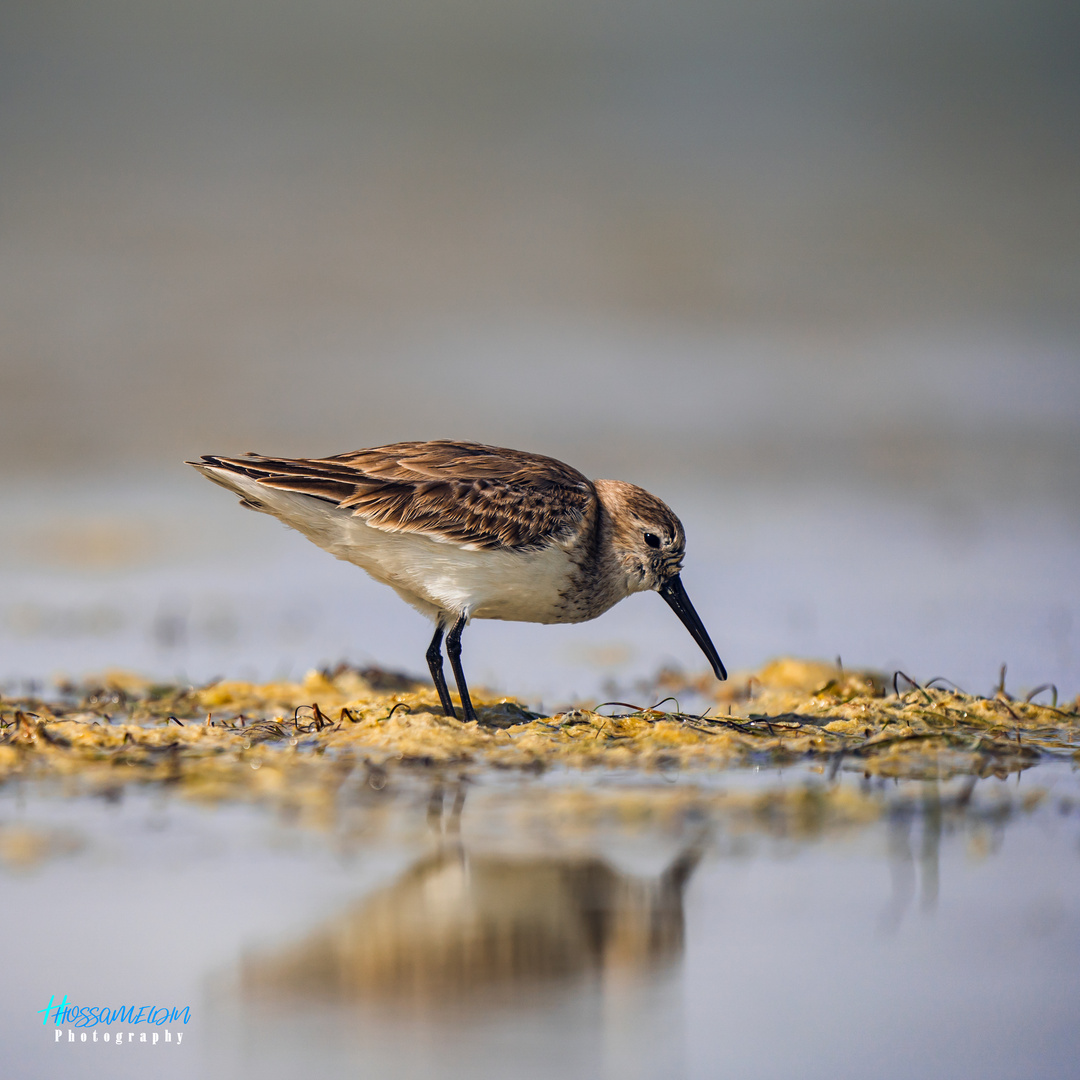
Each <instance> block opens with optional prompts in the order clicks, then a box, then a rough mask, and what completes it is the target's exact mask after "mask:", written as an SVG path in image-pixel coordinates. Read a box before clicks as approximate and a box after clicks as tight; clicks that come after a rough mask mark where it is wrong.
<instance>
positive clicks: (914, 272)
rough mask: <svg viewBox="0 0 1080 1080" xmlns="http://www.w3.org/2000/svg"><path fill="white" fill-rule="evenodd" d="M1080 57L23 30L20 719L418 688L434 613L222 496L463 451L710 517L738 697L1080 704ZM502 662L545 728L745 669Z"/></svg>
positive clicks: (13, 501)
mask: <svg viewBox="0 0 1080 1080" xmlns="http://www.w3.org/2000/svg"><path fill="white" fill-rule="evenodd" d="M1078 32H1080V15H1078V13H1077V11H1076V10H1075V9H1070V8H1069V7H1068V5H1064V4H1060V3H1055V2H1050V0H1026V2H1024V3H1020V2H1018V0H1017V2H1007V0H1003V2H996V0H995V2H986V0H984V2H981V3H975V2H973V0H972V2H967V0H945V2H941V0H937V2H934V3H929V2H926V0H908V2H905V3H902V4H901V3H896V2H892V0H863V2H861V3H856V2H853V0H754V2H753V3H751V2H749V0H746V2H741V0H740V2H730V3H719V2H713V3H703V2H699V0H670V2H669V3H666V4H663V5H658V4H644V3H640V2H637V0H574V2H573V3H569V2H563V0H547V2H545V3H540V2H536V0H441V2H436V0H394V2H393V3H391V2H389V0H369V2H366V3H346V2H344V0H306V2H305V3H303V4H300V3H297V2H290V0H278V2H267V0H262V2H260V3H255V2H253V0H230V2H228V3H222V2H220V0H215V2H214V3H210V2H205V0H191V2H186V3H182V4H177V3H168V4H167V3H164V2H163V0H139V2H138V3H135V2H133V0H99V2H97V3H95V4H93V5H86V4H78V3H74V2H71V0H47V2H44V3H34V4H31V3H22V2H11V3H8V4H6V5H5V14H4V18H3V20H2V22H0V147H2V148H3V149H2V153H0V239H2V242H0V517H2V528H0V680H5V679H6V680H8V682H9V683H10V682H12V681H16V680H27V679H44V678H47V677H51V676H53V675H55V674H57V673H61V672H63V673H66V674H68V675H81V674H85V673H87V672H91V671H100V670H101V669H103V668H105V667H115V666H125V667H134V668H137V669H139V670H142V671H144V672H148V673H150V674H155V675H158V676H160V677H170V678H171V677H179V678H190V679H204V678H209V677H212V676H215V675H220V676H229V677H238V676H259V677H269V676H273V675H288V674H291V675H296V674H299V673H301V672H303V671H304V670H305V669H306V668H309V667H311V666H314V665H318V664H323V663H334V662H336V661H339V660H343V659H347V660H350V661H353V662H357V663H361V664H363V663H380V664H383V665H386V666H389V667H398V668H404V669H406V670H409V671H414V672H421V671H423V670H424V663H423V650H424V648H425V647H426V644H427V638H428V628H427V626H426V625H425V624H424V623H423V621H422V620H421V619H420V617H419V616H417V615H416V614H415V613H413V612H412V611H411V610H410V609H407V608H406V607H405V606H404V605H402V604H401V602H400V601H399V600H398V599H397V597H396V596H394V595H393V594H392V593H391V592H390V591H389V590H387V589H385V588H382V587H380V586H377V585H375V584H374V583H372V582H370V581H368V580H367V579H366V577H365V576H364V575H363V574H362V573H361V572H360V571H358V570H356V569H355V568H353V567H349V566H346V565H344V564H338V563H335V562H334V561H333V560H332V559H330V558H329V557H328V556H326V555H325V554H324V553H322V552H320V551H318V550H317V549H316V548H314V547H313V546H312V545H310V544H309V543H308V542H307V541H306V540H304V539H303V538H301V537H300V536H298V535H294V534H289V533H287V532H286V531H285V530H284V528H283V527H282V526H280V525H278V524H277V523H276V522H274V521H272V520H271V519H268V518H265V517H262V516H259V515H253V514H244V513H240V512H239V511H238V510H237V508H236V505H235V502H234V501H233V500H231V499H230V498H229V497H228V496H227V495H226V494H225V493H224V492H222V491H220V490H219V489H216V488H213V487H211V486H210V485H209V484H207V483H206V482H205V481H203V480H202V479H201V478H200V477H198V476H197V475H196V474H195V473H194V471H193V470H191V469H189V468H187V467H186V466H184V465H183V464H182V463H181V462H182V460H183V459H184V458H186V457H193V456H197V455H198V454H201V453H207V452H215V453H237V452H242V451H246V450H256V451H260V452H265V453H275V454H296V455H310V456H314V455H321V454H329V453H336V452H340V451H344V450H350V449H356V448H359V447H363V446H370V445H375V444H378V443H382V442H390V441H397V440H402V439H413V438H436V437H455V438H469V439H475V440H480V441H485V442H492V443H497V444H508V445H512V446H516V447H520V448H523V449H530V450H535V451H540V452H543V453H547V454H551V455H553V456H556V457H559V458H562V459H564V460H567V461H569V462H570V463H572V464H574V465H575V466H577V467H578V468H580V469H582V470H583V471H584V472H586V473H587V474H589V475H590V476H594V477H596V476H609V477H616V478H620V479H626V480H631V481H634V482H637V483H640V484H642V485H644V486H646V487H649V488H650V489H651V490H653V491H655V493H656V494H658V495H660V496H661V497H663V498H665V499H666V500H667V501H669V502H670V503H671V504H672V505H673V507H674V508H675V510H676V512H678V513H679V514H680V516H682V518H683V520H684V522H685V524H686V526H687V531H688V535H689V555H688V560H687V567H686V572H685V575H684V579H685V581H686V583H687V587H688V589H689V591H690V594H691V596H692V597H693V598H694V600H695V603H696V604H697V606H698V609H699V611H700V612H701V614H702V617H703V618H704V620H705V622H706V624H707V625H708V626H709V628H710V630H711V632H712V635H713V637H714V639H715V640H716V643H717V645H718V647H719V650H720V653H721V655H722V656H723V657H724V659H725V661H726V662H727V663H728V666H729V667H731V668H735V669H739V668H747V667H753V666H756V665H758V664H760V663H761V662H762V661H764V660H765V659H767V658H769V657H770V656H773V655H777V654H780V653H787V652H794V653H798V654H802V655H817V656H824V657H826V658H829V659H832V658H833V657H835V656H836V655H840V656H842V658H843V661H844V663H845V664H847V665H850V666H854V665H872V666H877V667H883V668H889V667H902V668H903V669H904V670H905V671H907V672H908V673H909V674H910V675H912V676H913V677H915V678H923V679H925V678H930V677H932V676H935V675H945V676H948V677H950V678H952V679H954V680H956V681H957V682H959V683H961V685H964V686H965V688H966V689H969V690H973V691H976V690H977V691H985V690H986V689H988V688H990V687H991V686H992V685H994V684H995V683H996V681H997V677H998V669H999V666H1000V665H1001V664H1002V663H1005V662H1007V663H1008V665H1009V676H1008V679H1009V686H1010V689H1019V688H1022V687H1027V688H1033V687H1034V686H1036V685H1037V684H1039V683H1042V682H1047V681H1053V682H1055V683H1056V684H1058V686H1059V688H1060V689H1061V691H1062V693H1063V694H1065V693H1075V692H1076V691H1077V690H1078V689H1080V528H1078V526H1080V338H1078V333H1077V331H1078V329H1080V304H1078V302H1077V300H1078V291H1080V258H1078V256H1080V199H1078V198H1077V192H1078V191H1080V137H1078V136H1080V131H1078V127H1080V69H1078V68H1077V65H1076V64H1075V62H1074V61H1075V56H1074V50H1075V45H1074V43H1075V41H1076V40H1077V34H1078ZM466 659H467V668H468V670H469V671H470V672H471V673H472V678H473V679H474V680H475V681H477V682H487V684H488V685H489V686H490V687H492V688H494V689H497V690H504V691H506V692H510V693H516V694H520V695H522V696H523V697H530V696H531V697H532V698H533V699H535V700H540V699H543V700H544V701H545V702H547V703H548V704H549V705H554V704H556V703H558V702H562V701H566V700H571V699H574V698H580V697H588V696H596V695H600V694H604V693H609V692H613V691H614V690H615V689H622V690H625V692H631V691H632V690H633V686H634V683H635V682H636V681H638V680H640V679H642V678H644V677H646V676H648V675H650V674H652V673H654V672H655V671H656V670H657V669H658V668H660V667H661V666H663V665H676V666H681V667H684V668H686V669H688V670H697V669H699V668H701V667H702V666H703V664H702V659H701V657H700V655H699V654H698V653H697V651H696V647H695V646H694V644H693V642H692V641H691V640H690V639H689V637H688V635H686V633H685V631H684V630H683V629H682V627H681V626H680V625H679V624H678V623H677V621H676V620H675V619H674V618H673V616H672V615H671V613H670V612H669V611H668V610H667V609H666V607H665V606H664V605H663V604H662V603H661V602H660V601H659V600H658V599H657V598H656V597H653V596H639V597H634V598H632V599H631V600H629V601H627V602H626V603H625V604H622V605H620V606H619V607H618V608H616V609H615V610H613V611H612V612H610V613H608V614H607V615H606V616H604V617H603V618H602V619H600V620H598V621H596V622H594V623H589V624H586V625H584V626H581V627H535V626H526V625H520V626H513V627H510V626H505V625H502V624H492V623H487V624H474V627H473V628H472V629H471V630H470V632H469V634H468V635H467V637H466ZM627 688H628V689H627ZM631 700H633V699H631Z"/></svg>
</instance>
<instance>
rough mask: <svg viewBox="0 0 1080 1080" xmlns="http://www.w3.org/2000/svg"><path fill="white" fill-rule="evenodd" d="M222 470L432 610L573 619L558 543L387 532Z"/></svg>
mask: <svg viewBox="0 0 1080 1080" xmlns="http://www.w3.org/2000/svg"><path fill="white" fill-rule="evenodd" d="M207 471H209V470H207ZM214 472H215V473H216V474H217V475H215V476H214V477H213V479H215V480H217V481H218V482H219V483H223V484H225V485H226V486H228V487H230V488H232V489H233V490H234V491H236V492H237V493H238V494H241V495H243V496H244V497H245V498H247V499H250V500H251V501H253V502H255V501H257V502H258V503H260V504H261V505H262V506H264V507H265V508H266V510H267V512H268V513H272V514H273V515H274V516H275V517H278V518H280V519H281V520H282V521H284V522H285V523H286V524H287V525H291V526H292V527H293V528H294V529H297V530H299V531H300V532H302V533H303V534H304V535H305V536H306V537H308V539H309V540H312V541H314V542H315V543H316V544H318V545H319V547H321V548H324V549H325V550H326V551H329V552H330V553H331V554H332V555H335V556H337V558H339V559H344V560H345V561H346V562H351V563H355V564H356V565H357V566H359V567H361V568H363V569H364V570H366V571H367V572H368V573H369V574H370V575H371V576H372V577H373V578H375V580H376V581H381V582H383V583H384V584H386V585H390V586H391V587H392V588H393V589H395V590H396V591H397V593H398V594H399V595H400V596H401V597H402V598H403V599H404V600H406V601H408V603H410V604H412V605H413V606H414V607H415V608H417V609H418V610H419V611H421V612H422V613H423V614H425V615H427V616H428V617H429V618H433V619H434V618H438V616H439V614H440V613H441V612H448V613H450V614H451V615H453V616H460V615H462V614H468V615H469V616H470V617H471V618H477V619H508V620H513V621H518V622H540V623H550V622H563V621H566V620H567V616H568V614H569V613H568V612H567V610H566V606H565V605H564V604H562V603H561V601H560V595H559V594H560V592H561V591H562V590H563V589H565V588H566V587H567V586H568V584H569V582H570V575H571V570H572V567H573V564H572V562H571V559H570V557H569V555H568V554H567V552H566V551H565V550H564V549H563V548H561V547H558V546H557V545H556V546H553V547H549V548H544V549H543V550H542V551H534V552H516V551H511V550H506V549H496V550H490V549H479V550H471V549H469V548H463V547H459V546H458V545H456V544H447V543H441V542H439V541H437V540H432V539H429V538H428V537H426V536H421V535H420V534H418V533H408V532H385V531H384V530H382V529H376V528H373V527H372V526H370V525H367V524H365V522H364V521H363V520H361V519H360V518H357V517H353V516H352V515H351V514H350V513H349V512H348V511H345V510H339V509H338V508H337V507H336V506H334V505H333V504H331V503H328V502H325V501H324V500H322V499H314V498H311V497H309V496H307V495H298V494H295V493H293V492H288V491H276V490H275V489H274V488H267V487H264V486H263V485H261V484H258V483H256V482H255V481H254V480H251V479H249V478H248V477H245V476H240V475H237V474H235V473H224V472H218V471H217V470H214ZM570 617H571V618H572V616H570Z"/></svg>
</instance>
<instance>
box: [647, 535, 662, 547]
mask: <svg viewBox="0 0 1080 1080" xmlns="http://www.w3.org/2000/svg"><path fill="white" fill-rule="evenodd" d="M645 543H646V544H648V545H649V547H651V548H658V547H659V546H660V537H659V536H655V535H654V534H653V533H646V534H645Z"/></svg>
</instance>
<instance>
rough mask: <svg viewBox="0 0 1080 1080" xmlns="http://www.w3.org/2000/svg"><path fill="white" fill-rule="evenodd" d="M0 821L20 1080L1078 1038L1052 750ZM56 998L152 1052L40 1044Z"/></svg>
mask: <svg viewBox="0 0 1080 1080" xmlns="http://www.w3.org/2000/svg"><path fill="white" fill-rule="evenodd" d="M0 841H2V842H0V851H2V853H3V861H2V862H0V903H2V904H3V909H4V910H5V911H7V912H9V913H10V912H19V913H21V914H20V916H19V918H18V920H17V923H18V925H15V923H10V922H9V924H8V932H7V933H6V934H4V935H3V936H2V938H0V970H3V972H4V983H5V985H6V986H7V987H8V989H9V991H12V990H15V991H17V992H14V993H9V1000H8V1004H7V1007H6V1008H5V1010H4V1013H3V1019H2V1021H0V1039H2V1042H3V1046H4V1056H5V1059H6V1062H7V1065H6V1069H5V1071H6V1072H7V1074H8V1075H12V1076H19V1077H23V1078H28V1080H29V1078H36V1077H43V1078H44V1077H49V1078H52V1077H57V1076H65V1077H69V1076H70V1077H83V1076H86V1077H110V1078H112V1077H124V1076H133V1077H134V1076H145V1075H147V1074H148V1070H150V1069H152V1071H153V1073H154V1074H155V1075H159V1076H165V1077H169V1076H176V1077H189V1076H205V1077H215V1078H216V1077H292V1076H297V1075H304V1074H306V1075H318V1076H322V1077H339V1076H340V1077H345V1076H363V1077H371V1078H383V1077H386V1078H390V1077H394V1078H398V1077H401V1078H404V1077H417V1078H422V1077H435V1078H443V1077H447V1078H449V1077H506V1076H514V1077H534V1076H535V1077H547V1076H555V1075H559V1076H567V1077H583V1078H584V1077H605V1076H610V1077H643V1078H644V1077H648V1078H653V1077H715V1076H724V1075H730V1076H738V1077H759V1076H760V1077H783V1076H794V1075H798V1076H808V1077H815V1076H821V1077H866V1076H877V1077H909V1076H920V1077H956V1076H974V1075H977V1076H980V1077H1017V1076H1025V1077H1036V1076H1038V1077H1066V1076H1073V1075H1075V1062H1076V1060H1077V1054H1078V1052H1080V1034H1078V1031H1080V1028H1078V1025H1077V1019H1078V1016H1077V1007H1076V1001H1077V996H1078V992H1080V964H1078V963H1077V960H1078V958H1080V783H1078V780H1077V774H1076V772H1075V769H1074V768H1073V767H1071V766H1069V765H1060V764H1058V765H1042V766H1039V767H1037V768H1035V769H1033V770H1030V771H1028V772H1026V773H1024V774H1023V775H1022V776H1021V777H1017V776H1015V775H1013V776H1011V777H1009V778H1008V779H1007V780H1000V779H995V778H987V779H982V780H974V779H973V778H965V777H955V778H953V779H950V780H943V781H940V782H938V781H934V782H930V781H901V782H899V783H897V782H894V781H891V780H889V781H882V780H877V779H875V780H868V779H866V778H864V777H863V776H862V775H861V774H859V773H845V772H841V773H839V774H838V775H837V776H836V777H835V778H834V779H833V780H832V781H830V780H829V779H828V778H827V776H825V775H823V774H821V773H820V772H816V771H810V770H807V769H802V768H797V769H792V770H785V771H784V772H783V773H782V774H781V773H778V772H776V771H772V770H770V771H765V770H762V771H753V770H745V771H736V772H729V773H722V774H713V775H683V776H675V777H667V778H664V779H660V778H657V777H645V776H640V775H627V776H613V775H611V774H608V775H607V776H606V777H604V778H600V779H598V778H597V777H596V776H593V777H590V778H583V777H582V776H581V775H577V774H566V773H553V774H549V775H547V776H544V777H539V778H531V779H521V778H516V777H515V778H513V779H508V778H507V777H505V776H499V775H489V774H481V775H479V776H477V777H474V778H473V780H471V781H469V782H466V783H464V784H462V783H460V782H459V781H458V779H457V778H456V777H454V776H448V777H444V778H443V779H441V780H434V779H432V778H431V777H429V776H426V775H425V776H422V777H418V776H409V775H405V774H403V773H401V772H398V773H395V774H391V777H390V781H389V782H388V783H387V784H386V786H385V787H383V788H381V789H380V790H375V789H374V788H372V787H371V785H370V783H369V782H368V781H367V780H366V778H364V777H361V776H357V777H356V778H354V779H352V780H349V781H347V782H346V783H345V784H343V786H342V794H341V797H340V799H339V802H338V806H337V809H336V811H335V815H334V818H333V820H331V821H324V822H322V823H321V824H320V825H318V826H313V825H312V824H311V823H302V822H301V821H300V820H299V819H295V818H294V819H289V818H287V817H283V816H281V815H280V814H279V813H277V812H271V811H269V810H266V809H264V808H260V807H258V806H254V807H253V806H230V805H219V806H217V807H204V806H200V805H197V804H192V803H190V802H187V801H185V800H183V799H181V798H179V797H177V796H175V795H171V794H169V793H168V792H166V791H163V790H160V789H152V788H151V789H145V790H140V791H137V790H134V789H129V790H125V791H124V792H123V794H119V793H114V794H113V795H111V796H108V795H107V796H105V797H91V796H88V795H78V794H72V793H68V794H64V793H63V792H61V791H60V790H58V789H49V788H45V787H40V786H20V785H19V784H11V785H8V786H7V787H6V788H4V789H3V790H0ZM54 994H55V995H56V997H57V1000H59V999H60V997H61V995H63V994H67V997H68V1000H69V1002H71V1003H78V1004H80V1005H84V1004H93V1005H101V1004H107V1005H109V1006H110V1007H113V1008H115V1007H117V1006H118V1005H121V1004H125V1005H126V1004H135V1005H141V1004H145V1003H155V1004H158V1005H170V1006H180V1007H183V1006H185V1005H189V1006H190V1007H191V1021H190V1023H189V1024H188V1025H186V1037H185V1041H184V1043H183V1044H182V1045H181V1046H180V1047H177V1046H176V1045H175V1044H169V1045H166V1044H165V1043H163V1042H162V1043H161V1044H159V1045H157V1046H154V1045H152V1044H149V1045H146V1046H144V1045H141V1044H139V1043H138V1042H136V1043H135V1044H133V1045H130V1046H128V1045H122V1046H119V1047H117V1046H116V1045H115V1044H110V1045H106V1044H104V1043H103V1042H98V1043H97V1044H94V1043H93V1042H88V1043H87V1044H82V1043H81V1042H78V1041H76V1042H75V1043H74V1044H69V1043H67V1042H66V1041H65V1042H62V1043H60V1044H56V1043H54V1036H53V1034H52V1031H51V1029H50V1028H49V1027H43V1026H42V1024H41V1019H40V1014H37V1010H40V1009H42V1008H43V1007H44V1006H45V1005H46V1003H47V1002H48V1000H49V997H50V995H54ZM120 1026H122V1025H120ZM99 1030H104V1029H99Z"/></svg>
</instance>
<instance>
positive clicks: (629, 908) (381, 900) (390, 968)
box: [242, 786, 701, 1004]
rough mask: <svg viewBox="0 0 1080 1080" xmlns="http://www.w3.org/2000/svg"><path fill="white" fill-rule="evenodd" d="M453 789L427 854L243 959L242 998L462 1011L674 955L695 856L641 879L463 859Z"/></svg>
mask: <svg viewBox="0 0 1080 1080" xmlns="http://www.w3.org/2000/svg"><path fill="white" fill-rule="evenodd" d="M463 802H464V788H463V787H460V786H459V787H458V788H457V790H456V791H455V793H454V799H453V805H452V807H451V809H450V811H449V815H448V817H447V820H446V823H445V831H443V829H442V828H440V825H441V824H442V820H441V819H442V818H443V812H442V809H443V806H442V804H443V792H442V789H441V787H438V788H436V789H435V792H434V794H433V796H432V801H431V804H430V806H429V813H428V817H429V822H430V823H431V824H432V825H433V826H435V827H436V829H438V830H439V844H438V847H437V850H435V851H434V852H433V853H432V854H429V855H428V856H426V857H425V858H423V859H421V860H420V861H419V862H417V863H416V864H415V865H413V866H412V867H411V868H410V869H409V870H408V871H406V873H405V874H404V875H402V877H400V878H399V879H398V880H397V881H395V882H394V883H393V884H391V885H388V886H386V887H384V888H382V889H380V890H378V891H377V892H374V893H372V894H370V895H369V896H367V897H365V898H364V899H363V900H361V901H359V902H357V903H356V904H354V905H353V906H351V907H349V908H347V909H346V910H345V911H343V912H341V913H340V914H338V915H336V916H335V917H333V918H331V919H330V920H329V921H328V922H326V923H325V924H323V925H322V926H320V927H319V928H317V929H316V930H314V931H313V932H311V933H310V934H308V935H307V936H306V937H305V938H303V939H301V940H300V941H297V942H295V943H292V944H289V945H286V946H284V947H281V948H277V949H274V950H269V951H265V952H262V953H260V954H256V955H251V956H249V957H248V958H247V959H246V961H245V962H244V964H243V968H242V992H243V995H244V996H245V997H247V998H249V999H250V998H264V999H265V998H276V999H286V998H287V999H302V1000H305V1001H307V1002H313V1001H314V1000H322V1001H324V1002H327V1003H330V1002H334V1003H338V1004H346V1003H348V1002H350V1001H357V1002H363V1001H379V1002H383V1003H388V1002H393V1001H397V1002H399V1003H400V1002H404V1001H408V1002H421V1001H425V1000H430V1001H431V1002H432V1003H444V1004H445V1003H448V1002H456V1003H461V1002H463V1001H467V1000H468V999H470V998H471V999H476V998H482V997H484V996H486V995H488V994H491V993H492V992H494V993H496V994H499V995H500V996H501V995H503V994H505V992H506V991H508V990H527V989H530V988H538V987H539V988H542V987H543V986H544V985H552V984H558V983H561V982H564V981H565V980H581V979H583V978H584V979H587V978H588V977H589V976H600V977H602V978H603V979H604V981H605V982H607V981H608V980H609V978H615V980H616V981H619V978H620V976H623V977H628V978H630V979H631V980H632V979H633V978H634V976H635V975H648V974H649V973H651V972H658V971H659V970H661V969H663V968H666V967H668V966H670V965H671V963H672V961H674V960H677V959H678V957H679V956H680V955H681V953H682V946H683V892H684V889H685V887H686V884H687V881H688V880H689V878H690V876H691V874H692V873H693V871H694V868H695V866H696V865H697V863H698V861H699V859H700V857H701V843H700V841H697V842H694V843H691V844H689V845H687V846H686V847H685V848H684V849H683V850H681V851H680V852H679V853H678V854H677V855H676V856H675V857H674V858H673V860H672V861H671V862H670V863H669V865H668V866H667V867H666V868H665V869H664V870H663V871H662V872H661V873H660V874H659V875H658V876H654V877H652V878H641V877H637V876H634V875H630V874H626V873H623V872H621V871H620V870H617V869H615V868H614V867H612V866H611V865H610V863H609V862H607V861H606V860H604V859H603V858H600V857H597V856H595V855H564V856H557V855H537V856H529V855H522V856H520V857H517V856H510V855H500V854H487V853H471V852H470V851H469V850H468V847H467V846H466V845H465V844H463V843H461V842H460V840H459V838H458V836H457V822H458V817H459V816H460V813H461V809H462V805H463Z"/></svg>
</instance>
